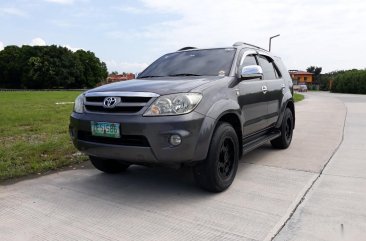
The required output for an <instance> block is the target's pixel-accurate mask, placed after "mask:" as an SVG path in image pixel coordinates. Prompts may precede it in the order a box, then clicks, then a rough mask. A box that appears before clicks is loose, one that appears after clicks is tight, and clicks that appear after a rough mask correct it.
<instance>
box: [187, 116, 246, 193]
mask: <svg viewBox="0 0 366 241" xmlns="http://www.w3.org/2000/svg"><path fill="white" fill-rule="evenodd" d="M238 162H239V142H238V137H237V135H236V132H235V130H234V128H233V127H232V126H231V125H230V124H228V123H219V125H218V127H217V128H216V130H215V132H214V134H213V137H212V141H211V145H210V149H209V153H208V155H207V158H206V160H204V161H202V162H201V163H199V164H197V165H196V166H195V167H194V169H193V174H194V177H195V180H196V182H197V184H198V185H199V186H200V187H202V188H203V189H206V190H208V191H211V192H222V191H224V190H226V189H227V188H228V187H229V186H230V185H231V183H232V182H233V180H234V178H235V175H236V171H237V169H238Z"/></svg>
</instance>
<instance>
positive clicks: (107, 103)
mask: <svg viewBox="0 0 366 241" xmlns="http://www.w3.org/2000/svg"><path fill="white" fill-rule="evenodd" d="M119 102H121V98H119V97H106V98H104V101H103V105H104V107H105V108H114V107H115V106H116V105H117V104H118V103H119Z"/></svg>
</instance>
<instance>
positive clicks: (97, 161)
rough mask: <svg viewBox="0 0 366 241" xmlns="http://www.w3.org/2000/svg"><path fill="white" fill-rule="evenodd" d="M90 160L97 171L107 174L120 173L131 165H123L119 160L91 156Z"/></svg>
mask: <svg viewBox="0 0 366 241" xmlns="http://www.w3.org/2000/svg"><path fill="white" fill-rule="evenodd" d="M89 159H90V161H91V163H92V164H93V166H94V167H95V168H96V169H98V170H100V171H102V172H105V173H120V172H123V171H125V170H126V169H127V168H128V167H129V166H130V164H127V163H122V162H120V161H117V160H110V159H104V158H100V157H95V156H89Z"/></svg>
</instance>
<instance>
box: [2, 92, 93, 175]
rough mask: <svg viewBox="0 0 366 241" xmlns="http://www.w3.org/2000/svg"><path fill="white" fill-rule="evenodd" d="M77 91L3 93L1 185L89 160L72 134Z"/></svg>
mask: <svg viewBox="0 0 366 241" xmlns="http://www.w3.org/2000/svg"><path fill="white" fill-rule="evenodd" d="M78 94H80V92H77V91H29V92H28V91H24V92H23V91H18V92H0V181H3V180H6V179H10V178H15V177H21V176H25V175H28V174H32V173H43V172H45V171H49V170H54V169H57V168H59V167H63V166H67V165H70V164H75V163H79V162H81V161H83V160H85V159H86V157H85V156H83V155H77V154H75V153H77V150H76V149H75V148H74V147H73V146H72V143H71V140H70V138H69V134H68V123H69V116H70V113H71V111H72V107H73V105H72V104H64V105H56V104H55V103H56V102H72V101H74V99H75V98H76V96H77V95H78Z"/></svg>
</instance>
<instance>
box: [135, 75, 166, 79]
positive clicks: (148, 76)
mask: <svg viewBox="0 0 366 241" xmlns="http://www.w3.org/2000/svg"><path fill="white" fill-rule="evenodd" d="M154 77H165V76H159V75H146V76H141V77H140V76H139V77H137V78H138V79H144V78H154Z"/></svg>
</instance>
